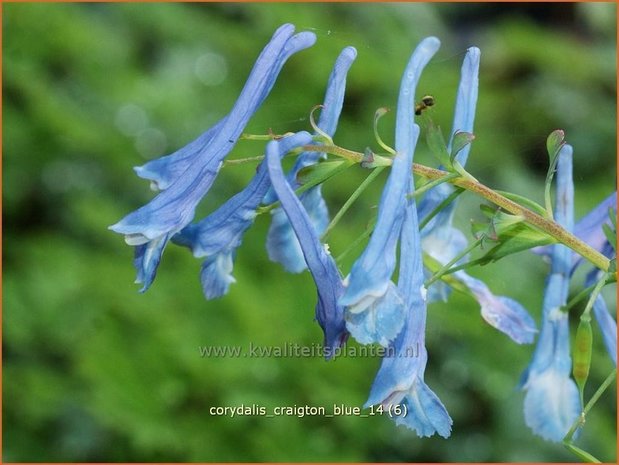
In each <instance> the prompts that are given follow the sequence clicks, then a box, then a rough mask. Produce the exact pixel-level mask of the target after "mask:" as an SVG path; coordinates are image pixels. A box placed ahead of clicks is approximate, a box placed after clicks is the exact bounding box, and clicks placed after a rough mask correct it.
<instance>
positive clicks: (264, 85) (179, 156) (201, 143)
mask: <svg viewBox="0 0 619 465" xmlns="http://www.w3.org/2000/svg"><path fill="white" fill-rule="evenodd" d="M293 32H294V26H292V25H291V24H285V25H283V26H281V27H280V28H279V29H278V30H277V31H275V33H274V34H273V38H272V39H271V42H270V43H269V45H267V47H265V49H264V50H263V51H262V53H261V54H260V56H259V57H258V59H257V61H256V66H254V69H253V70H252V72H251V74H250V76H249V78H248V81H247V84H246V85H245V88H244V89H243V91H242V93H241V95H242V94H243V93H244V92H245V91H246V90H247V91H248V92H246V93H248V94H253V95H251V97H253V98H255V99H257V103H256V106H260V105H261V104H262V102H263V101H264V100H265V99H266V97H267V96H268V94H269V92H270V91H271V89H272V87H273V84H274V83H275V79H276V78H277V75H278V74H279V72H280V71H281V69H282V67H283V66H284V64H285V62H286V61H287V60H288V58H290V57H291V56H292V55H293V54H295V53H297V52H299V51H301V50H303V49H305V48H307V47H310V46H311V45H313V44H314V42H315V41H316V37H315V35H314V34H313V33H311V32H300V33H299V34H296V35H295V36H292V37H291V35H292V33H293ZM281 41H285V43H284V44H283V48H280V49H279V50H280V51H279V53H278V54H277V56H272V54H273V53H277V52H274V50H276V48H275V47H276V46H277V47H280V45H281ZM270 55H271V56H270ZM260 62H264V63H267V62H268V63H270V64H271V66H270V67H269V68H268V69H266V67H261V68H259V67H258V64H259V63H260ZM263 73H264V75H262V74H263ZM253 78H258V79H261V78H262V79H263V81H262V82H261V83H259V84H258V85H257V86H254V87H250V86H249V84H250V82H251V81H252V79H253ZM256 80H257V79H254V81H256ZM239 100H240V98H239ZM228 116H230V115H228ZM228 116H226V117H224V118H222V119H221V120H220V121H218V122H217V123H216V124H215V125H214V126H213V127H211V128H210V129H209V130H207V131H206V132H205V133H204V134H202V135H201V136H199V137H198V138H197V139H196V140H194V141H193V142H191V143H189V144H188V145H187V146H185V147H183V148H182V149H180V150H178V151H176V152H174V153H173V154H171V155H167V156H165V157H161V158H158V159H155V160H152V161H150V162H148V163H146V164H145V165H143V166H141V167H136V168H135V171H136V173H137V174H138V176H140V177H142V178H145V179H150V180H151V181H152V183H151V184H152V186H153V187H155V188H157V189H160V190H164V189H167V188H168V187H169V186H170V184H171V183H172V182H174V181H175V180H176V179H177V178H178V177H179V176H180V175H181V174H182V173H183V172H185V171H186V170H187V168H189V167H190V166H192V165H193V164H194V163H196V160H197V158H198V157H199V156H200V153H201V152H203V151H208V150H209V144H210V142H211V141H212V140H213V139H216V136H217V135H218V134H219V133H220V131H222V130H224V128H225V123H226V120H227V118H228ZM238 135H240V133H239V134H236V135H234V136H231V137H230V138H229V139H230V140H231V141H232V142H236V139H237V138H238ZM222 140H223V139H222Z"/></svg>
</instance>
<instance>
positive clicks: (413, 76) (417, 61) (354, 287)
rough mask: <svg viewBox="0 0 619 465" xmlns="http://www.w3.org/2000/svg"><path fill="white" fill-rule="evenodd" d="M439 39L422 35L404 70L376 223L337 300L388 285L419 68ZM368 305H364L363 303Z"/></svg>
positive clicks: (405, 188) (371, 295) (360, 297)
mask: <svg viewBox="0 0 619 465" xmlns="http://www.w3.org/2000/svg"><path fill="white" fill-rule="evenodd" d="M439 46H440V41H439V40H438V39H437V38H435V37H429V38H427V39H424V40H423V41H422V42H421V43H420V44H419V45H418V46H417V48H416V49H415V52H414V53H413V55H412V57H411V59H410V60H409V63H408V65H407V67H406V70H405V71H404V75H403V77H402V82H401V85H400V94H399V97H398V110H397V116H396V137H395V146H396V147H395V148H396V153H397V154H396V156H395V157H394V159H393V165H392V166H391V172H390V174H389V178H388V179H387V183H386V184H385V188H384V190H383V193H382V195H381V199H380V204H379V206H378V218H377V221H376V227H375V228H374V232H373V233H372V237H371V238H370V241H369V243H368V246H367V247H366V249H365V250H364V251H363V253H362V254H361V256H360V257H359V258H358V259H357V261H355V263H354V264H353V266H352V268H351V271H350V275H349V276H348V278H347V279H346V283H347V287H346V291H345V293H344V295H343V296H342V299H340V303H341V304H342V305H345V306H347V307H352V308H355V307H356V306H358V305H359V303H360V302H363V301H367V299H379V298H382V296H383V295H384V294H385V292H386V291H387V289H388V285H389V282H390V280H391V275H392V274H393V272H394V269H395V262H396V257H395V253H396V245H397V241H398V237H399V235H400V230H401V227H402V220H403V216H404V210H405V208H406V195H407V194H408V193H409V189H410V187H411V184H410V172H411V169H412V163H413V154H414V151H415V145H416V143H417V138H418V137H419V126H417V125H416V124H412V123H411V122H412V121H413V120H414V96H415V89H416V86H417V82H418V81H419V77H420V75H421V71H422V70H423V68H424V67H425V66H426V64H427V63H428V61H429V60H430V58H432V56H433V55H434V54H435V53H436V51H437V50H438V48H439ZM365 306H366V308H367V305H365Z"/></svg>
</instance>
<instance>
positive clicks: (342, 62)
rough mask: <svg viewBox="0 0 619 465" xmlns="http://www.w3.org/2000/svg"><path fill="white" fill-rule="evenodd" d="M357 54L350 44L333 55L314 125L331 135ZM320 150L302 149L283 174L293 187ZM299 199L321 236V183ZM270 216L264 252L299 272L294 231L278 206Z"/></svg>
mask: <svg viewBox="0 0 619 465" xmlns="http://www.w3.org/2000/svg"><path fill="white" fill-rule="evenodd" d="M356 57H357V51H356V49H355V48H354V47H346V48H345V49H344V50H342V52H341V53H340V55H339V57H338V58H337V60H336V62H335V65H334V66H333V70H332V71H331V74H330V76H329V81H328V83H327V90H326V93H325V97H324V102H323V108H322V110H321V112H320V117H319V119H318V123H317V125H318V128H320V130H321V131H323V132H324V133H326V134H327V135H329V136H331V137H333V136H334V134H335V131H336V129H337V124H338V120H339V117H340V113H341V111H342V105H343V102H344V94H345V90H346V76H347V73H348V70H349V69H350V67H351V65H352V63H353V62H354V60H355V58H356ZM324 156H325V155H324V154H321V153H320V152H303V153H301V154H300V155H299V156H298V157H297V159H296V161H295V164H294V166H293V168H292V170H290V172H289V173H288V175H287V179H288V181H289V182H290V184H291V186H292V187H293V189H296V188H297V187H299V184H298V182H297V174H298V173H299V171H300V170H301V169H302V168H305V167H307V166H310V165H313V164H315V163H317V162H318V160H319V159H320V158H324ZM300 199H301V203H302V204H303V206H304V207H305V209H306V210H307V212H308V214H309V216H310V218H311V219H312V223H313V224H314V228H315V229H316V232H317V234H318V235H319V236H321V235H322V234H323V233H324V231H325V229H326V228H327V225H328V224H329V211H328V209H327V204H326V203H325V201H324V199H323V198H322V194H321V185H318V186H315V187H312V188H310V189H309V190H307V191H306V192H304V193H303V194H301V196H300ZM276 200H277V196H276V195H275V193H274V191H273V189H271V190H270V191H269V192H268V193H267V194H266V195H265V199H264V202H265V203H272V202H275V201H276ZM272 215H273V219H272V222H271V227H270V228H269V232H268V235H267V252H268V254H269V259H271V260H272V261H274V262H276V263H280V264H282V265H283V266H284V268H285V269H286V270H287V271H289V272H292V273H300V272H301V271H303V270H305V269H306V268H307V265H306V264H305V260H304V258H303V253H302V251H301V247H300V246H299V243H298V240H297V238H296V236H295V235H294V233H293V231H292V229H291V226H290V223H289V222H288V220H287V218H286V215H285V214H284V213H283V212H282V211H281V209H280V208H277V209H275V210H274V211H273V212H272Z"/></svg>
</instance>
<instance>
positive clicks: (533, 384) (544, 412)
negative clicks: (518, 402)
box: [524, 369, 580, 442]
mask: <svg viewBox="0 0 619 465" xmlns="http://www.w3.org/2000/svg"><path fill="white" fill-rule="evenodd" d="M526 387H527V394H526V396H525V398H524V417H525V421H526V424H527V426H528V427H529V428H531V429H532V430H533V431H534V432H535V433H536V434H537V435H539V436H541V437H543V438H544V439H547V440H549V441H555V442H560V441H561V440H562V439H563V437H564V436H565V435H566V434H567V432H568V431H569V429H570V427H571V426H572V424H573V423H574V422H575V421H576V419H577V418H578V415H580V400H579V396H578V388H577V387H576V383H574V381H573V380H572V379H571V378H570V377H569V374H567V375H566V374H565V373H562V372H560V371H557V370H554V369H549V370H546V371H544V372H543V373H540V374H539V375H537V376H535V377H534V378H532V379H531V380H530V381H529V383H528V385H527V386H526Z"/></svg>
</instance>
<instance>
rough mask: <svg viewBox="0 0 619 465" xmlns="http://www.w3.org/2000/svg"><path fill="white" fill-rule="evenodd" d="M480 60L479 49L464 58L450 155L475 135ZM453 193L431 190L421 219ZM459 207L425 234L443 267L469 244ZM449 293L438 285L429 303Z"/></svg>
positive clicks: (464, 156)
mask: <svg viewBox="0 0 619 465" xmlns="http://www.w3.org/2000/svg"><path fill="white" fill-rule="evenodd" d="M480 56H481V52H480V50H479V49H478V48H477V47H470V48H469V49H468V50H467V52H466V56H465V57H464V61H463V63H462V69H461V71H460V84H459V86H458V93H457V95H456V107H455V110H454V120H453V125H452V130H451V136H450V140H449V144H448V147H447V148H448V151H451V146H452V142H453V138H454V136H455V134H456V133H457V132H468V133H473V127H474V123H475V109H476V107H477V95H478V87H479V61H480ZM470 150H471V144H468V145H467V146H466V147H464V148H463V149H462V150H461V151H460V152H459V153H458V155H457V157H456V159H457V160H458V162H459V163H460V164H461V165H462V166H464V165H465V164H466V161H467V160H468V156H469V152H470ZM452 192H453V187H452V186H451V185H450V184H447V183H443V184H440V185H438V186H436V187H434V188H432V189H430V190H429V191H428V192H427V193H426V195H425V196H424V197H423V199H421V202H420V203H419V217H420V218H425V217H426V216H428V215H429V214H430V213H431V212H432V211H433V210H434V209H435V208H436V207H438V205H440V204H441V202H443V201H444V200H445V199H446V198H447V197H449V196H450V195H451V194H452ZM455 207H456V201H454V202H452V203H450V204H449V205H447V206H446V207H445V208H443V209H442V210H441V211H440V212H439V213H438V214H437V215H436V216H435V217H434V218H432V219H431V220H430V221H429V222H428V224H427V225H426V226H425V227H424V228H423V230H422V232H421V233H422V247H423V250H424V251H425V252H426V253H427V254H429V255H430V256H432V257H433V258H434V259H436V260H438V261H439V262H440V263H442V264H445V263H448V262H449V261H451V259H452V258H453V257H455V256H456V255H457V254H459V253H460V252H461V251H462V250H463V249H464V248H465V247H466V244H467V241H466V239H465V237H464V235H463V234H462V232H461V231H460V230H458V229H456V228H454V227H453V226H452V219H453V214H454V210H455ZM441 259H443V260H444V261H443V260H441ZM449 292H450V290H449V288H448V287H447V285H446V284H444V283H443V282H441V281H436V282H435V283H434V284H432V286H430V289H428V298H429V301H430V302H433V301H436V300H439V299H441V300H446V298H447V297H448V296H449Z"/></svg>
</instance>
